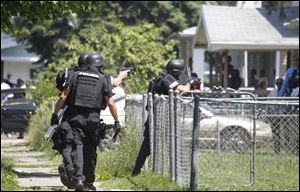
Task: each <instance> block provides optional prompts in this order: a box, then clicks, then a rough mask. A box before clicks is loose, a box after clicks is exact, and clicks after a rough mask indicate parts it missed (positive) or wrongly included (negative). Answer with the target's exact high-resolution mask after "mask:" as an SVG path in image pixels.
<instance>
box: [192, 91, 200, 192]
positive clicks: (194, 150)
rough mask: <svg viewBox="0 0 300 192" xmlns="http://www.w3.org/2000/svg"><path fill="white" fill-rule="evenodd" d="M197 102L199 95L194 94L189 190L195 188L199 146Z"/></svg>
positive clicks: (194, 189) (198, 101)
mask: <svg viewBox="0 0 300 192" xmlns="http://www.w3.org/2000/svg"><path fill="white" fill-rule="evenodd" d="M199 103H200V97H199V96H198V95H196V96H195V99H194V122H193V138H192V160H191V180H190V191H196V189H197V166H198V161H197V160H198V147H199V120H200V119H199Z"/></svg>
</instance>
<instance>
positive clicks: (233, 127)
mask: <svg viewBox="0 0 300 192" xmlns="http://www.w3.org/2000/svg"><path fill="white" fill-rule="evenodd" d="M243 94H245V93H230V94H228V93H224V92H220V91H219V92H218V93H217V94H213V93H209V94H206V95H204V96H205V97H202V96H203V95H202V96H201V97H200V101H199V106H198V107H197V106H196V107H195V100H194V98H193V97H183V96H180V95H179V94H178V93H175V95H173V93H171V94H170V96H155V97H154V98H153V97H152V95H149V96H148V97H147V95H144V96H143V98H142V97H141V96H140V97H139V100H138V101H137V100H136V98H133V99H131V100H130V99H128V100H126V108H127V109H128V110H127V111H126V122H128V121H127V120H128V118H127V117H129V119H130V121H131V123H134V122H135V123H136V124H135V126H136V127H137V128H138V129H139V130H143V122H144V121H145V116H146V115H147V113H145V112H142V111H143V110H144V107H145V105H146V103H147V100H148V103H149V106H148V109H149V119H150V135H151V136H150V137H151V158H152V159H151V160H152V170H153V171H154V172H156V173H159V174H163V175H165V176H169V177H170V178H171V179H172V180H174V181H176V182H177V183H179V184H182V185H185V186H188V185H189V184H190V186H191V185H192V184H191V183H192V181H193V180H195V179H196V183H198V185H199V184H218V183H223V184H228V185H231V184H235V185H236V184H238V185H249V184H255V183H256V182H266V181H270V180H272V182H278V183H282V184H289V183H291V182H294V183H295V185H298V186H299V128H298V127H299V100H298V98H297V99H295V98H294V99H291V98H260V99H259V100H257V101H255V98H252V97H251V94H248V95H250V97H249V96H245V97H244V96H243ZM192 95H193V93H192ZM245 95H247V94H245ZM129 100H130V101H129ZM195 109H196V110H195ZM128 111H129V112H128ZM195 111H198V112H199V113H195ZM196 116H197V117H196ZM194 119H198V121H197V122H198V124H195V122H194ZM197 127H198V128H197ZM195 128H197V129H195ZM195 130H199V135H198V133H197V132H195ZM141 133H142V132H141ZM141 136H142V134H141ZM195 136H196V138H197V139H195ZM198 142H199V143H198ZM193 173H195V174H193ZM195 177H196V178H195ZM291 180H292V181H291ZM296 182H297V183H298V184H296ZM191 189H192V188H191Z"/></svg>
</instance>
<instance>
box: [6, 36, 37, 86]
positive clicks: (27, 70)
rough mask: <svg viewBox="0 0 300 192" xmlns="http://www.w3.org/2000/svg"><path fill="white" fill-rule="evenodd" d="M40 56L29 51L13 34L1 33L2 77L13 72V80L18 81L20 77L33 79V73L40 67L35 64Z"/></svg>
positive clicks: (24, 79) (25, 79)
mask: <svg viewBox="0 0 300 192" xmlns="http://www.w3.org/2000/svg"><path fill="white" fill-rule="evenodd" d="M39 58H40V57H39V56H38V55H36V54H34V53H29V52H28V51H27V50H26V49H25V48H24V46H23V45H21V44H19V43H17V42H16V40H15V38H13V37H12V36H10V35H8V34H5V33H1V77H3V78H6V77H7V74H11V79H10V80H11V81H12V82H13V83H16V81H17V79H18V78H21V79H22V80H23V81H24V82H26V81H29V80H33V74H34V73H35V72H36V71H37V70H36V69H37V68H38V67H39V65H38V64H33V63H34V62H36V61H38V60H39Z"/></svg>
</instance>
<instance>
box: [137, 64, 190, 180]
mask: <svg viewBox="0 0 300 192" xmlns="http://www.w3.org/2000/svg"><path fill="white" fill-rule="evenodd" d="M166 71H167V73H163V74H161V75H159V76H158V77H157V78H155V79H154V80H153V81H151V82H150V83H149V86H148V92H151V93H152V94H153V95H154V94H159V95H168V94H169V90H170V89H173V90H178V91H180V92H188V91H190V88H191V84H190V83H189V82H188V83H187V84H186V85H182V84H181V83H180V82H179V76H180V74H181V73H182V72H183V71H184V64H183V62H182V61H181V60H178V59H173V60H171V61H170V62H168V64H167V66H166ZM146 110H147V107H146ZM149 155H150V138H149V117H148V119H147V120H146V122H145V130H144V140H143V142H142V145H141V148H140V151H139V153H138V156H137V159H136V162H135V166H134V168H133V170H132V172H131V176H137V175H138V174H139V173H140V172H141V168H142V167H143V165H144V163H145V160H146V158H147V157H148V156H149Z"/></svg>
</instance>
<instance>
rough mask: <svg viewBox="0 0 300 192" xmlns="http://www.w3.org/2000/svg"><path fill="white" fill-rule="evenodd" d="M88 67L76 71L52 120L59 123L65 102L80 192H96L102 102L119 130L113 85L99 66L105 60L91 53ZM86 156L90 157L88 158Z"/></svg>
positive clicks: (74, 174) (76, 179) (59, 101)
mask: <svg viewBox="0 0 300 192" xmlns="http://www.w3.org/2000/svg"><path fill="white" fill-rule="evenodd" d="M86 64H87V66H85V67H83V68H80V69H79V70H78V71H74V74H73V75H72V78H71V79H70V80H69V85H68V86H67V87H66V88H65V89H64V90H63V91H62V93H61V95H60V97H59V99H58V101H57V102H56V105H55V111H54V113H53V115H52V119H55V120H53V121H55V123H58V122H57V119H58V118H56V117H57V113H58V111H59V110H60V109H61V107H62V106H63V105H64V103H66V104H67V105H68V106H69V107H68V108H67V110H66V112H65V114H64V119H63V122H64V121H67V122H68V124H69V125H70V127H71V129H72V133H73V135H72V138H69V140H70V142H71V143H72V150H73V151H74V157H73V166H74V170H73V173H72V175H73V176H74V179H75V189H76V190H81V191H82V190H84V189H85V186H86V187H88V188H89V187H90V188H91V189H92V190H95V187H94V186H93V182H94V179H95V176H94V171H95V166H96V140H97V138H96V137H95V135H96V134H95V133H96V132H97V131H98V129H99V125H100V117H99V113H100V110H101V106H102V102H103V100H105V102H106V103H107V106H108V107H109V108H110V111H111V113H112V116H113V118H114V120H115V130H117V131H119V130H120V124H119V121H118V115H117V109H116V106H115V103H114V101H113V99H112V85H111V83H110V81H107V80H106V78H105V76H104V75H103V74H101V73H99V70H97V67H96V66H102V64H103V58H102V57H101V56H100V55H98V54H90V55H88V56H87V58H86ZM70 136H71V135H70ZM87 153H88V154H89V156H86V154H87ZM84 172H85V173H86V175H85V174H84Z"/></svg>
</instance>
